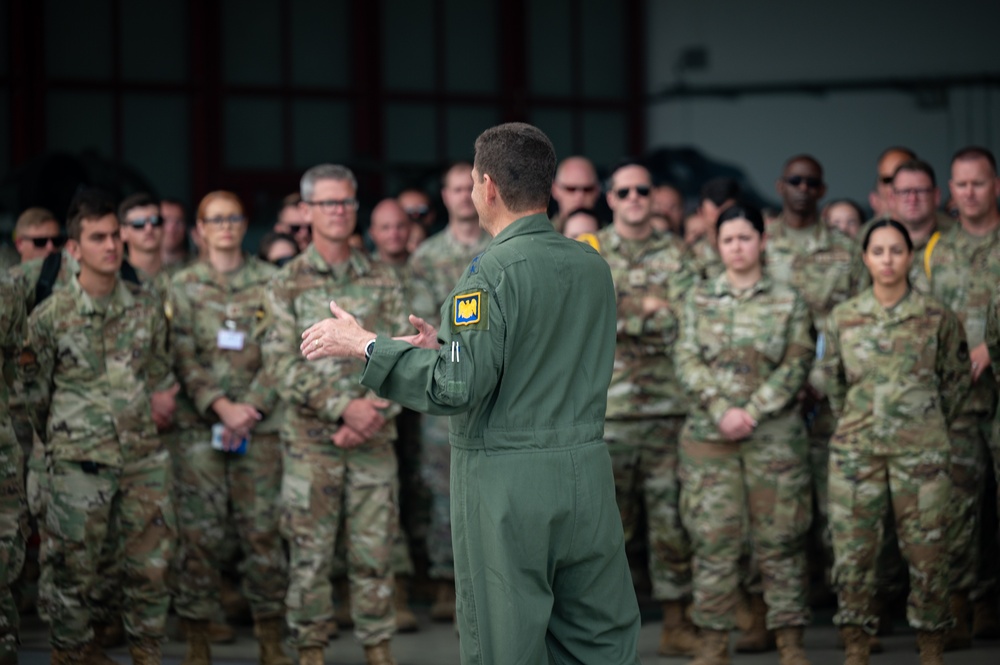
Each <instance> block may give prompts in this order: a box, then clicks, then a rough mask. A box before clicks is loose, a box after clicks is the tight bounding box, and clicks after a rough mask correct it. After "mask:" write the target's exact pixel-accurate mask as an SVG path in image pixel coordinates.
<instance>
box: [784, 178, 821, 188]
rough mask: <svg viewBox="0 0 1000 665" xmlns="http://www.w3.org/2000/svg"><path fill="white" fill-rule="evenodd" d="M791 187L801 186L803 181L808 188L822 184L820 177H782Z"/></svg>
mask: <svg viewBox="0 0 1000 665" xmlns="http://www.w3.org/2000/svg"><path fill="white" fill-rule="evenodd" d="M784 180H785V182H787V183H788V184H789V185H791V186H792V187H801V186H802V184H803V183H805V186H806V187H808V188H809V189H819V188H820V187H822V186H823V179H822V178H812V177H809V176H802V175H793V176H788V177H787V178H785V179H784Z"/></svg>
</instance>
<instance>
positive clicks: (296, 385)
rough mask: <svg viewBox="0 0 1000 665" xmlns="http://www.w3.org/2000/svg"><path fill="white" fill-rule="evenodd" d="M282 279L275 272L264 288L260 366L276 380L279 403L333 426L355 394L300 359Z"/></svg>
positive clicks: (297, 335)
mask: <svg viewBox="0 0 1000 665" xmlns="http://www.w3.org/2000/svg"><path fill="white" fill-rule="evenodd" d="M283 277H284V272H282V273H278V275H277V276H276V277H275V278H273V279H272V280H271V282H270V285H269V287H268V289H267V307H266V314H265V318H267V319H269V323H268V326H267V333H266V334H265V336H264V345H263V356H264V364H265V365H268V366H270V368H271V371H273V372H274V373H275V375H276V376H277V377H278V380H277V390H278V396H279V397H280V399H281V401H283V402H285V403H287V404H289V405H292V406H304V407H306V408H308V409H310V410H311V411H312V412H313V413H314V414H315V416H316V417H317V418H319V419H321V420H324V421H326V422H332V423H336V422H337V421H338V420H340V416H341V415H342V414H343V413H344V409H346V408H347V405H348V404H350V402H351V400H353V399H355V397H356V395H353V394H351V393H344V392H340V391H338V390H336V388H334V386H333V385H332V384H331V383H328V382H326V381H324V380H322V377H320V376H319V375H318V374H317V373H316V372H314V371H313V370H312V369H311V368H310V367H309V364H308V362H307V361H306V359H305V358H303V357H302V353H301V352H300V350H299V343H300V341H301V339H302V331H301V330H298V328H297V326H296V323H295V296H294V294H293V293H292V289H291V288H290V287H289V286H288V284H287V282H286V281H285V279H284V278H283Z"/></svg>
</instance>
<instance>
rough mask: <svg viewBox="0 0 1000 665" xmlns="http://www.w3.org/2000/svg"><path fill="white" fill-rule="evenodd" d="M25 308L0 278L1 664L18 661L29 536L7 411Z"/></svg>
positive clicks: (10, 283) (18, 455) (10, 282)
mask: <svg viewBox="0 0 1000 665" xmlns="http://www.w3.org/2000/svg"><path fill="white" fill-rule="evenodd" d="M24 324H25V309H24V303H23V302H22V301H21V299H20V298H18V295H17V288H16V285H15V282H14V278H13V277H11V276H8V275H4V274H0V662H4V663H7V662H16V660H17V645H18V626H19V617H18V614H17V604H16V603H15V602H14V598H13V597H12V595H11V592H10V587H11V584H13V583H14V581H15V580H16V579H17V577H18V575H20V574H21V566H22V565H23V564H24V545H25V539H26V538H27V536H28V523H27V517H28V512H27V506H26V505H25V501H24V469H23V467H24V459H23V454H22V452H21V446H20V445H19V444H18V441H17V436H16V435H15V434H14V428H13V426H12V425H11V419H10V413H9V411H8V409H7V401H8V398H9V395H10V393H9V388H10V387H11V386H12V385H13V383H14V381H13V378H14V372H15V371H16V370H17V361H18V357H17V356H18V355H19V352H20V350H21V346H22V344H23V342H24Z"/></svg>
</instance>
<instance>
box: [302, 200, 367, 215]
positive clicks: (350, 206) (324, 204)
mask: <svg viewBox="0 0 1000 665" xmlns="http://www.w3.org/2000/svg"><path fill="white" fill-rule="evenodd" d="M305 204H306V205H307V206H314V207H317V208H321V209H322V210H323V211H324V212H328V211H330V210H338V209H341V208H342V209H344V210H357V209H358V200H357V199H327V200H325V201H306V202H305Z"/></svg>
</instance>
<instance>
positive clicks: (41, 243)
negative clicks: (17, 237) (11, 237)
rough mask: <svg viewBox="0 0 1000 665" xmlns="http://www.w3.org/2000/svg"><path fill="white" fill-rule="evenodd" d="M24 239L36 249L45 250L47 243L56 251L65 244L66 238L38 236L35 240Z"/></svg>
mask: <svg viewBox="0 0 1000 665" xmlns="http://www.w3.org/2000/svg"><path fill="white" fill-rule="evenodd" d="M22 237H24V236H22ZM24 239H25V240H30V241H31V244H32V245H34V246H35V247H36V248H37V249H45V247H46V246H47V245H48V244H49V243H52V246H53V247H55V248H56V249H59V248H60V247H62V246H63V245H65V244H66V238H65V237H64V236H38V237H36V238H30V237H24Z"/></svg>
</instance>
